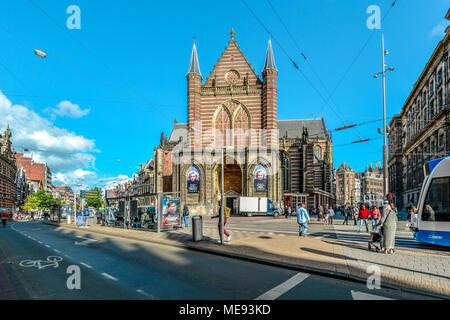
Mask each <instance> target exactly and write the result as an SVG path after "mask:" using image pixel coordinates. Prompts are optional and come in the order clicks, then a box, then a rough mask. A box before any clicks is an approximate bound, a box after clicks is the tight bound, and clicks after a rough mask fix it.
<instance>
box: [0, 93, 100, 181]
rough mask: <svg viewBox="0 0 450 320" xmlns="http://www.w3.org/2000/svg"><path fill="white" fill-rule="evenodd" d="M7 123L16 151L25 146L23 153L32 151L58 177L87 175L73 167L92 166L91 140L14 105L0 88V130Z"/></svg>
mask: <svg viewBox="0 0 450 320" xmlns="http://www.w3.org/2000/svg"><path fill="white" fill-rule="evenodd" d="M8 124H9V125H10V127H11V131H12V133H13V136H12V142H13V147H14V148H15V149H16V151H17V152H22V151H25V149H28V150H29V151H28V152H25V153H26V155H28V156H30V155H32V158H33V160H35V161H36V162H46V163H47V164H48V166H49V167H50V169H51V170H52V173H53V175H54V177H58V181H61V180H63V179H65V180H66V181H68V180H70V179H69V178H70V177H72V178H74V179H77V178H78V179H81V178H87V177H88V175H80V174H81V172H80V171H78V172H77V169H79V170H82V169H86V170H87V169H89V170H92V169H95V159H96V158H95V156H94V155H92V154H91V153H93V152H99V151H98V150H97V149H96V148H95V140H93V139H87V138H85V137H83V136H81V135H77V134H76V133H74V132H70V131H68V130H66V129H62V128H58V127H56V126H54V125H53V123H52V122H51V121H50V120H48V119H46V118H44V117H41V116H40V115H39V114H37V113H36V112H34V111H33V110H31V109H29V108H27V107H24V106H21V105H14V104H13V103H12V102H11V101H10V100H9V99H8V98H7V97H6V96H5V95H4V94H3V93H2V92H1V90H0V130H4V129H6V126H7V125H8ZM75 172H77V173H75ZM89 172H93V173H95V172H94V171H89ZM72 173H73V174H72ZM59 179H61V180H59ZM61 182H62V181H61Z"/></svg>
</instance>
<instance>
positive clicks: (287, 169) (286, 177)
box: [281, 152, 291, 192]
mask: <svg viewBox="0 0 450 320" xmlns="http://www.w3.org/2000/svg"><path fill="white" fill-rule="evenodd" d="M281 172H282V174H283V191H284V192H289V191H290V190H291V162H290V161H289V157H288V155H287V154H286V153H284V152H283V153H281Z"/></svg>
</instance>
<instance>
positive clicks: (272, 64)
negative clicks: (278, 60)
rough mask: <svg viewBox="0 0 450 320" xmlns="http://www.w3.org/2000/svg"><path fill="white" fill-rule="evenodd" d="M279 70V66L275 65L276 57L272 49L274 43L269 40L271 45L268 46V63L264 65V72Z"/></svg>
mask: <svg viewBox="0 0 450 320" xmlns="http://www.w3.org/2000/svg"><path fill="white" fill-rule="evenodd" d="M269 69H272V70H277V66H276V65H275V56H274V54H273V49H272V41H270V39H269V44H268V45H267V52H266V62H265V63H264V69H263V71H264V70H269Z"/></svg>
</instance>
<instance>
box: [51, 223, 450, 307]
mask: <svg viewBox="0 0 450 320" xmlns="http://www.w3.org/2000/svg"><path fill="white" fill-rule="evenodd" d="M48 224H51V223H48ZM60 227H63V228H69V229H79V230H80V231H85V232H94V233H100V234H106V235H111V236H118V237H124V238H128V239H134V240H138V241H147V242H154V243H159V244H164V245H172V246H178V247H182V248H188V249H193V250H200V251H203V252H207V253H213V254H220V255H225V256H229V257H233V258H239V259H245V260H250V261H254V262H259V263H265V264H270V265H276V266H282V267H288V268H293V269H296V270H299V271H303V272H309V273H315V274H322V275H328V276H334V277H338V278H341V279H348V280H355V281H360V282H361V281H362V282H363V283H366V281H367V278H368V277H369V276H370V275H371V274H369V273H366V270H367V267H368V266H371V265H376V266H378V267H379V268H380V270H381V286H384V287H390V288H395V289H400V290H405V291H410V292H414V293H424V294H430V295H433V296H438V297H441V298H446V299H449V298H450V253H444V254H442V253H439V254H432V253H424V252H411V251H407V250H401V249H399V250H397V251H396V253H395V254H393V255H386V254H382V253H377V252H374V251H368V249H367V243H366V244H364V245H363V244H361V245H356V244H342V243H339V242H336V241H331V240H327V239H315V238H311V237H298V236H290V235H276V234H274V235H268V234H259V233H248V234H247V235H246V236H245V237H242V236H241V237H239V239H235V237H233V232H232V231H231V232H230V233H231V234H232V239H231V242H229V243H225V245H220V244H219V243H217V239H218V232H217V230H211V229H210V230H209V233H208V234H206V235H205V236H204V240H203V241H201V242H193V241H192V233H191V232H192V231H191V229H190V228H189V229H187V230H186V229H181V230H177V231H166V232H161V233H159V234H158V233H156V232H148V231H147V232H146V231H140V230H126V229H122V228H113V227H101V226H100V225H91V226H89V227H88V228H78V227H76V226H74V225H67V224H65V223H62V224H61V225H60ZM204 231H206V230H205V229H204ZM236 238H237V237H236Z"/></svg>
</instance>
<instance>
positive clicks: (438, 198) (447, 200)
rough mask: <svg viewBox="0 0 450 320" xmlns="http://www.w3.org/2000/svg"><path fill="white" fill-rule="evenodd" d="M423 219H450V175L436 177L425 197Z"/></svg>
mask: <svg viewBox="0 0 450 320" xmlns="http://www.w3.org/2000/svg"><path fill="white" fill-rule="evenodd" d="M422 221H450V177H444V178H435V179H433V180H432V181H431V185H430V189H429V190H428V193H427V196H426V198H425V203H424V207H423V213H422Z"/></svg>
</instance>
